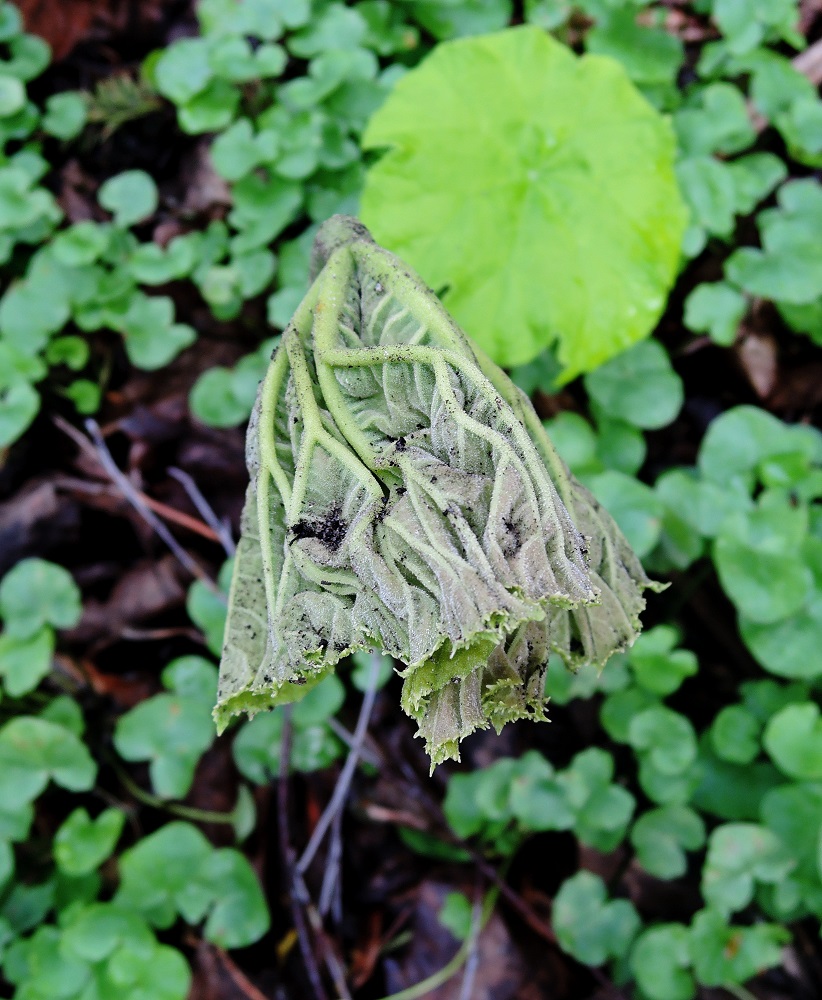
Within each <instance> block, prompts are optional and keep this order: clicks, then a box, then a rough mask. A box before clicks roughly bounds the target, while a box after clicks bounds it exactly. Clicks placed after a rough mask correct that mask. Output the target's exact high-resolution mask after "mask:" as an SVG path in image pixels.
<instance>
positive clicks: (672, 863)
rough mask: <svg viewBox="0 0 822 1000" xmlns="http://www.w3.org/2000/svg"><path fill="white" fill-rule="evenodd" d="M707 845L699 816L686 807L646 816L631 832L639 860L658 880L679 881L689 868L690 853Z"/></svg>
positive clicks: (676, 807) (661, 810) (703, 826)
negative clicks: (687, 855) (704, 844)
mask: <svg viewBox="0 0 822 1000" xmlns="http://www.w3.org/2000/svg"><path fill="white" fill-rule="evenodd" d="M704 842H705V824H704V823H703V822H702V819H701V818H700V816H699V813H696V812H694V811H693V809H689V808H688V807H687V806H683V805H667V806H662V807H661V808H659V809H651V810H650V811H648V812H646V813H643V814H642V816H640V818H639V819H638V820H637V821H636V823H635V824H634V828H633V830H631V843H632V844H633V845H634V847H635V848H636V852H637V860H638V861H639V863H640V864H641V865H642V867H643V868H644V869H645V871H647V872H650V873H651V875H656V876H657V878H665V879H668V878H678V877H679V876H680V875H684V874H685V871H686V868H687V859H686V856H685V852H686V851H696V850H698V849H699V848H700V847H702V845H703V843H704Z"/></svg>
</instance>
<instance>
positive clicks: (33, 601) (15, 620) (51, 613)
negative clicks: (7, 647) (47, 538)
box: [0, 559, 82, 639]
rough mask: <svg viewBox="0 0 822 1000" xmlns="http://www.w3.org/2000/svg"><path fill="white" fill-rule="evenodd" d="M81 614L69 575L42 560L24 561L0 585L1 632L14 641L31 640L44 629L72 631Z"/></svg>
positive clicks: (77, 595) (76, 588)
mask: <svg viewBox="0 0 822 1000" xmlns="http://www.w3.org/2000/svg"><path fill="white" fill-rule="evenodd" d="M81 611H82V605H81V603H80V591H79V589H78V587H77V584H76V583H75V582H74V580H73V579H72V578H71V574H70V573H69V572H68V571H67V570H65V569H63V567H62V566H56V565H55V564H54V563H50V562H47V561H46V560H45V559H23V560H22V561H21V562H19V563H17V565H16V566H15V567H14V569H11V570H9V572H8V573H6V575H5V576H4V577H3V581H2V583H0V615H2V617H3V624H4V631H5V634H6V635H8V636H12V637H13V638H15V639H31V638H33V637H34V636H35V635H36V634H37V633H38V632H39V631H40V630H41V629H42V627H43V626H44V625H52V626H54V628H72V627H73V626H74V625H76V624H77V622H78V621H79V620H80V614H81Z"/></svg>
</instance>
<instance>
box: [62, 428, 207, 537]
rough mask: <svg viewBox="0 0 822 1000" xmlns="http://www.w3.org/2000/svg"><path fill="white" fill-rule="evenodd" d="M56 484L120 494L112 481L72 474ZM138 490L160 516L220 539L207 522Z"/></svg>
mask: <svg viewBox="0 0 822 1000" xmlns="http://www.w3.org/2000/svg"><path fill="white" fill-rule="evenodd" d="M84 440H85V439H84ZM93 454H94V458H95V460H96V459H97V452H96V451H95V452H93ZM54 485H55V486H56V487H57V488H58V489H61V490H67V491H71V492H74V493H86V494H90V495H91V496H111V497H118V496H120V492H119V490H117V489H116V488H115V487H114V486H113V485H112V484H111V483H90V482H88V481H87V480H85V479H76V478H74V477H72V476H58V477H57V478H56V479H55V481H54ZM137 492H138V494H139V495H140V498H141V500H142V501H143V502H144V503H145V504H146V505H147V506H148V507H151V509H152V510H153V511H154V513H155V514H159V515H160V517H164V518H165V519H166V520H167V521H171V522H173V523H174V524H178V525H179V526H180V527H181V528H187V529H188V530H189V531H193V532H194V533H195V534H196V535H201V536H202V537H203V538H207V539H208V540H209V541H210V542H219V541H220V539H219V538H218V537H217V535H216V534H215V533H214V531H212V529H211V528H210V527H209V526H208V525H207V524H203V522H202V521H198V520H197V518H196V517H192V516H191V515H190V514H184V513H183V512H182V511H180V510H176V509H175V508H174V507H169V506H168V504H164V503H162V502H161V501H160V500H155V499H154V498H153V497H150V496H147V495H146V494H145V493H143V492H142V490H137Z"/></svg>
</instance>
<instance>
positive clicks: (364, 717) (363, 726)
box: [297, 653, 382, 875]
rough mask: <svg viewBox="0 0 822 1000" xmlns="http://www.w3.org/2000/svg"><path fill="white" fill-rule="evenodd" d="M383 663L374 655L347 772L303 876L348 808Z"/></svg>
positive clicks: (311, 845)
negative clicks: (343, 809)
mask: <svg viewBox="0 0 822 1000" xmlns="http://www.w3.org/2000/svg"><path fill="white" fill-rule="evenodd" d="M381 660H382V654H381V653H372V654H371V657H370V660H369V673H368V684H367V686H366V689H365V694H364V695H363V700H362V706H361V707H360V714H359V718H358V719H357V725H356V728H355V729H354V739H353V741H352V743H351V749H350V750H349V751H348V756H347V757H346V759H345V764H343V769H342V771H340V777H339V778H338V780H337V784H336V786H335V788H334V793H333V795H332V796H331V799H330V801H329V803H328V805H327V806H326V807H325V809H324V810H323V813H322V815H321V816H320V818H319V820H318V821H317V825H316V826H315V827H314V832H313V833H312V834H311V839H310V840H309V841H308V845H307V846H306V848H305V850H304V851H303V853H302V857H301V858H300V860H299V861H298V862H297V871H298V872H299V873H300V875H304V874H305V873H306V871H307V870H308V867H309V865H310V864H311V862H312V861H313V860H314V856H315V855H316V853H317V851H318V849H319V847H320V844H321V843H322V841H323V838H324V837H325V835H326V833H327V832H328V828H329V827H330V826H331V823H332V822H333V820H334V817H335V816H336V815H337V813H338V812H341V810H342V808H343V806H344V805H345V800H346V799H347V798H348V790H349V788H350V787H351V781H352V780H353V778H354V772H355V771H356V769H357V763H358V761H359V759H360V754H361V751H362V745H363V742H364V741H365V734H366V733H367V732H368V722H369V719H370V718H371V710H372V708H373V707H374V699H375V698H376V695H377V678H378V677H379V672H380V661H381Z"/></svg>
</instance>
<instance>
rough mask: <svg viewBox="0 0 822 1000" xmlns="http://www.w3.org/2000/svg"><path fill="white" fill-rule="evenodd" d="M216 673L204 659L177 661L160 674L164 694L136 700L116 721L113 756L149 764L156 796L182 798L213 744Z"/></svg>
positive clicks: (197, 657)
mask: <svg viewBox="0 0 822 1000" xmlns="http://www.w3.org/2000/svg"><path fill="white" fill-rule="evenodd" d="M216 675H217V671H216V670H215V668H214V665H213V664H212V663H210V662H209V661H208V660H204V659H203V658H202V657H199V656H183V657H180V658H179V659H177V660H174V661H172V662H171V663H169V665H168V666H167V667H166V668H165V670H164V671H163V674H162V680H163V685H164V686H165V687H166V688H168V693H167V694H158V695H154V697H153V698H148V699H147V700H145V701H142V702H140V704H139V705H137V706H135V707H134V708H132V709H131V710H130V711H129V712H127V713H126V714H125V715H123V716H121V718H120V719H119V720H118V722H117V728H116V730H115V733H114V745H115V746H116V747H117V752H118V753H119V754H120V756H121V757H123V758H124V759H125V760H148V761H150V765H149V772H150V774H151V781H152V784H153V785H154V788H155V790H156V792H157V794H158V795H162V796H165V797H167V798H182V797H183V796H184V795H185V794H186V793H187V792H188V790H189V788H190V787H191V782H192V780H193V778H194V768H195V767H196V766H197V761H198V760H199V759H200V757H201V756H202V754H203V753H204V752H205V751H206V750H207V749H208V748H209V747H210V746H211V743H212V742H213V740H214V726H213V723H212V721H211V706H212V704H213V700H214V691H215V688H216V681H217V676H216Z"/></svg>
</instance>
